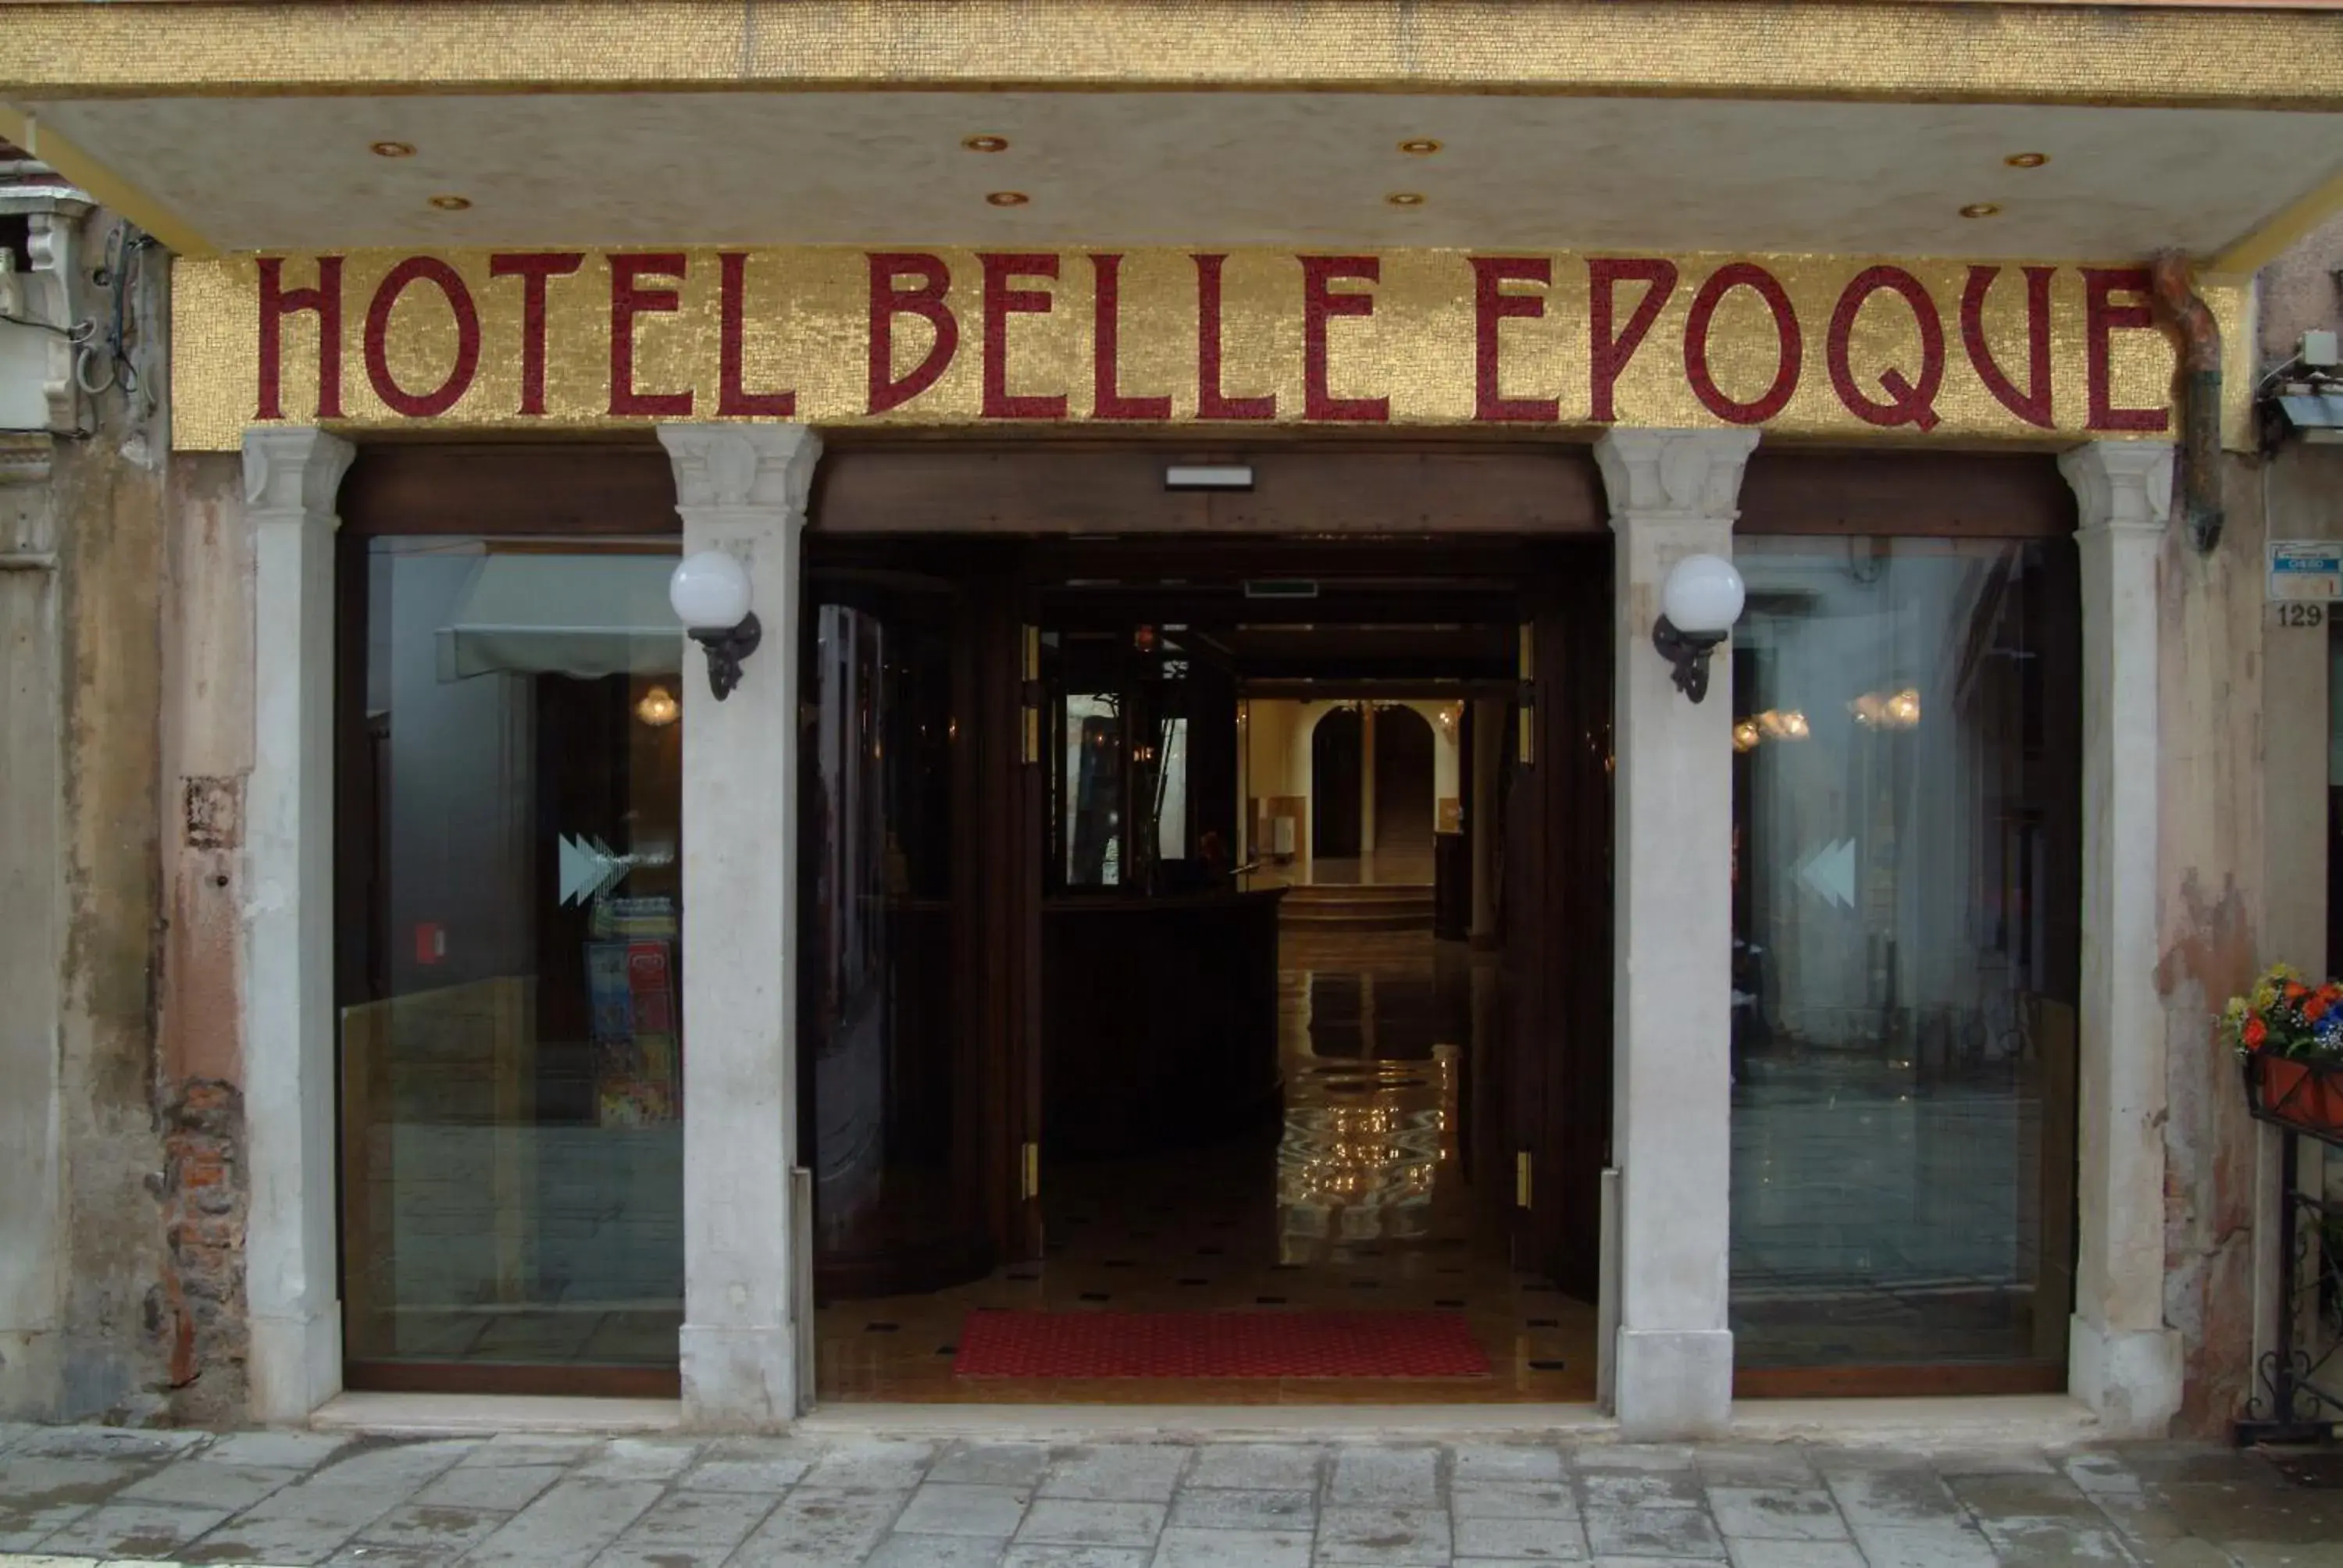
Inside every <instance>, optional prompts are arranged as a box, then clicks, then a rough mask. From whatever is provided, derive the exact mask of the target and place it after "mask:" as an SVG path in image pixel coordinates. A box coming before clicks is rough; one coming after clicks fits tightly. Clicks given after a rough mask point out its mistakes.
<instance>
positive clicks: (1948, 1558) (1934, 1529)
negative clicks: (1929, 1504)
mask: <svg viewBox="0 0 2343 1568" xmlns="http://www.w3.org/2000/svg"><path fill="white" fill-rule="evenodd" d="M1855 1545H1857V1546H1858V1547H1860V1548H1862V1551H1863V1560H1864V1562H1865V1563H1867V1564H1869V1568H1997V1564H1996V1563H1995V1561H1994V1554H1993V1548H1992V1547H1991V1546H1990V1545H1988V1544H1986V1538H1985V1537H1984V1536H1982V1535H1980V1534H1978V1533H1976V1531H1974V1530H1971V1529H1969V1528H1967V1527H1966V1526H1965V1525H1943V1524H1929V1525H1919V1526H1911V1525H1880V1526H1877V1527H1875V1528H1871V1529H1865V1528H1864V1527H1863V1526H1861V1525H1857V1526H1856V1527H1855Z"/></svg>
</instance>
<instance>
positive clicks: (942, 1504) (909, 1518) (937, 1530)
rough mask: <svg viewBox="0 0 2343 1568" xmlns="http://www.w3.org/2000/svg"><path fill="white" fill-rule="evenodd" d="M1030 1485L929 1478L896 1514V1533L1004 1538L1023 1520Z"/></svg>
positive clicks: (1030, 1493) (1029, 1496)
mask: <svg viewBox="0 0 2343 1568" xmlns="http://www.w3.org/2000/svg"><path fill="white" fill-rule="evenodd" d="M1032 1497H1033V1494H1032V1492H1031V1489H1030V1488H1021V1487H1015V1486H986V1485H982V1484H980V1483H968V1482H954V1481H930V1482H929V1483H927V1484H925V1485H924V1486H921V1487H920V1489H919V1490H918V1491H917V1492H914V1493H911V1500H910V1502H909V1503H905V1504H904V1505H903V1512H902V1513H900V1514H899V1515H897V1516H896V1519H895V1533H897V1534H899V1535H904V1534H910V1535H977V1536H986V1537H990V1539H992V1540H995V1541H1006V1540H1008V1539H1009V1538H1010V1537H1011V1535H1014V1534H1016V1533H1017V1526H1018V1525H1019V1524H1021V1523H1023V1522H1024V1518H1025V1505H1026V1504H1027V1503H1030V1502H1031V1501H1032Z"/></svg>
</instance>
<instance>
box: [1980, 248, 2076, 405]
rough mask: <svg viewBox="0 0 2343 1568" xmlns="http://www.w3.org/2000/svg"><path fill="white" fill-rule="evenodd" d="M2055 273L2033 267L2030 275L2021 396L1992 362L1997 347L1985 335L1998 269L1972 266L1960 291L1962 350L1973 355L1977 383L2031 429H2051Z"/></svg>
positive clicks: (2049, 268)
mask: <svg viewBox="0 0 2343 1568" xmlns="http://www.w3.org/2000/svg"><path fill="white" fill-rule="evenodd" d="M2055 271H2056V268H2055V267H2048V266H2029V267H2026V269H2025V272H2026V390H2025V391H2023V392H2020V391H2019V390H2018V389H2017V387H2016V384H2015V383H2013V382H2012V381H2011V380H2010V378H2009V377H2007V376H2006V375H2004V374H2003V373H2002V368H2001V366H2000V364H1999V363H1998V362H1997V361H1996V359H1995V358H1994V357H1993V345H1992V344H1991V343H1990V342H1988V341H1986V335H1985V302H1986V295H1987V293H1989V292H1990V291H1991V290H1992V288H1993V280H1994V279H1995V278H1996V277H1999V276H2001V268H1999V267H1997V266H1972V267H1970V268H1969V280H1968V284H1967V286H1966V287H1964V288H1963V289H1962V290H1961V345H1962V347H1965V348H1966V349H1967V350H1968V352H1969V363H1970V364H1971V365H1973V366H1975V367H1976V373H1977V379H1978V380H1980V381H1982V382H1984V383H1985V389H1986V391H1988V392H1990V393H1992V394H1993V396H1994V400H1995V401H1996V402H1997V403H1999V404H2000V405H2001V406H2002V407H2005V408H2006V409H2008V410H2009V411H2010V412H2011V413H2013V414H2015V415H2016V416H2017V417H2019V418H2021V419H2023V420H2025V421H2026V423H2027V424H2029V425H2038V426H2040V427H2042V428H2043V429H2045V430H2047V429H2049V428H2050V427H2051V414H2050V277H2051V275H2052V273H2054V272H2055Z"/></svg>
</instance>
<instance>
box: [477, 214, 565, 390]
mask: <svg viewBox="0 0 2343 1568" xmlns="http://www.w3.org/2000/svg"><path fill="white" fill-rule="evenodd" d="M585 261H586V258H585V256H582V255H580V254H579V253H578V252H577V251H574V250H569V251H558V250H521V251H499V252H498V253H497V254H496V255H494V256H490V257H488V276H490V277H518V278H519V279H520V410H519V411H520V412H521V413H523V414H531V415H541V414H543V413H544V412H545V286H546V281H547V280H548V278H555V277H567V276H569V275H570V274H571V273H573V272H575V271H577V270H578V267H580V266H583V265H584V264H585Z"/></svg>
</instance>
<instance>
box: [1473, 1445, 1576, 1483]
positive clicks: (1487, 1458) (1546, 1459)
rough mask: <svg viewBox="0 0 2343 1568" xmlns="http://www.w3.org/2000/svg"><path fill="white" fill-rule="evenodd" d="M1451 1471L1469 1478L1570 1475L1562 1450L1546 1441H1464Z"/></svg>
mask: <svg viewBox="0 0 2343 1568" xmlns="http://www.w3.org/2000/svg"><path fill="white" fill-rule="evenodd" d="M1451 1473H1452V1475H1453V1477H1454V1479H1455V1480H1456V1481H1458V1482H1460V1483H1461V1482H1466V1481H1553V1482H1559V1481H1564V1480H1566V1479H1567V1478H1568V1471H1567V1470H1566V1469H1565V1468H1564V1464H1563V1458H1562V1451H1561V1450H1560V1449H1558V1448H1553V1447H1549V1446H1546V1445H1545V1444H1543V1443H1526V1442H1523V1443H1510V1442H1509V1443H1462V1444H1459V1445H1458V1446H1457V1448H1456V1450H1455V1452H1454V1456H1453V1464H1452V1466H1451Z"/></svg>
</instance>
